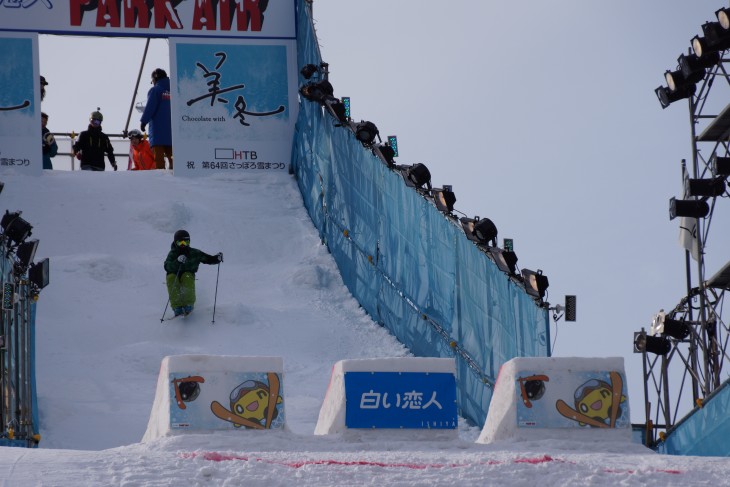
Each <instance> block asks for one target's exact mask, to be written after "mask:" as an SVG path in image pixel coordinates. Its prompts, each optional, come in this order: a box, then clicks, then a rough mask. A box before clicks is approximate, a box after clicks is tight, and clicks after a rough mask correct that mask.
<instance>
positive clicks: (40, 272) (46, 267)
mask: <svg viewBox="0 0 730 487" xmlns="http://www.w3.org/2000/svg"><path fill="white" fill-rule="evenodd" d="M28 279H30V282H32V283H33V285H35V287H37V288H38V289H39V290H40V289H43V288H44V287H46V286H48V283H49V282H50V261H49V260H48V258H45V259H43V260H42V261H40V262H37V263H35V264H33V265H32V266H30V269H28Z"/></svg>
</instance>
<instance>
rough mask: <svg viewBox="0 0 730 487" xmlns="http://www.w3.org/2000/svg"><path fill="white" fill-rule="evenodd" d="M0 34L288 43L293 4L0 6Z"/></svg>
mask: <svg viewBox="0 0 730 487" xmlns="http://www.w3.org/2000/svg"><path fill="white" fill-rule="evenodd" d="M2 30H7V31H27V32H36V33H41V34H73V35H103V36H116V35H120V36H122V35H123V36H139V37H171V36H175V37H188V36H196V37H197V36H201V37H237V38H241V37H249V38H262V39H294V38H296V27H295V0H279V1H273V2H269V1H268V0H195V1H190V0H124V1H119V0H63V1H60V0H2V1H0V31H2Z"/></svg>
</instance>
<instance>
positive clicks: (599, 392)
mask: <svg viewBox="0 0 730 487" xmlns="http://www.w3.org/2000/svg"><path fill="white" fill-rule="evenodd" d="M544 439H567V440H574V441H576V440H611V441H623V440H625V441H626V442H631V421H630V416H629V400H628V395H627V385H626V374H625V372H624V361H623V358H621V357H616V358H528V357H524V358H515V359H512V360H509V361H507V362H505V363H504V365H502V367H501V369H500V371H499V377H498V378H497V384H496V386H495V389H494V394H493V396H492V402H491V404H490V405H489V414H488V415H487V422H486V423H485V425H484V428H482V432H481V434H480V436H479V438H478V439H477V443H492V442H495V441H500V440H544Z"/></svg>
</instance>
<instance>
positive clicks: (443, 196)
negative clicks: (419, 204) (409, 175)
mask: <svg viewBox="0 0 730 487" xmlns="http://www.w3.org/2000/svg"><path fill="white" fill-rule="evenodd" d="M431 196H432V197H433V202H434V203H435V204H436V208H438V209H439V210H440V211H442V212H444V213H447V214H450V213H451V212H452V211H454V203H456V195H455V194H454V192H453V191H452V188H451V185H449V184H444V187H443V188H432V189H431Z"/></svg>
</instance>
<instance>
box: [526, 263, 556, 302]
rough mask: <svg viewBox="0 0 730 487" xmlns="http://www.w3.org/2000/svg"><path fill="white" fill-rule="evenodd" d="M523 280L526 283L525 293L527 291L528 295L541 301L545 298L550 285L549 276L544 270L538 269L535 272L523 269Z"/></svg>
mask: <svg viewBox="0 0 730 487" xmlns="http://www.w3.org/2000/svg"><path fill="white" fill-rule="evenodd" d="M522 279H523V282H524V283H525V291H527V294H529V295H531V296H534V297H536V298H540V299H542V298H544V297H545V291H546V290H547V288H548V286H549V285H550V283H549V282H548V278H547V276H546V275H544V274H543V273H542V270H540V269H538V270H537V272H535V271H531V270H529V269H522Z"/></svg>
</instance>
